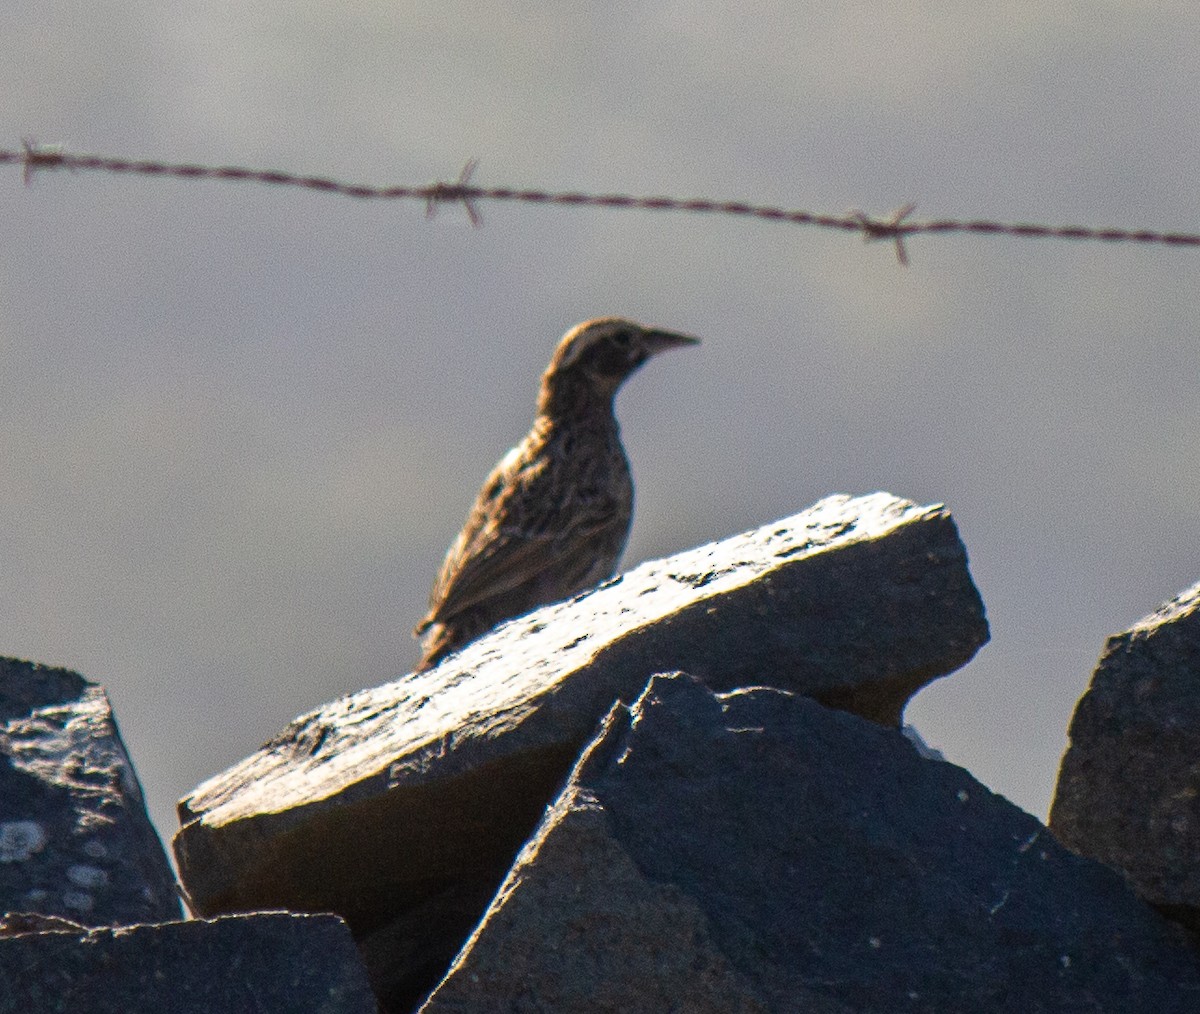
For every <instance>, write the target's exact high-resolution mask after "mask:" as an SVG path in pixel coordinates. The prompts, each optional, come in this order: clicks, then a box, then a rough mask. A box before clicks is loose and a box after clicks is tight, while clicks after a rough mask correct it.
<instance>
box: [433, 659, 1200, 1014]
mask: <svg viewBox="0 0 1200 1014" xmlns="http://www.w3.org/2000/svg"><path fill="white" fill-rule="evenodd" d="M1183 938H1184V934H1183V932H1182V931H1181V930H1179V929H1178V928H1177V927H1174V926H1173V925H1172V924H1170V923H1168V922H1166V921H1165V920H1163V919H1162V918H1161V917H1160V916H1159V915H1158V914H1157V913H1155V912H1154V911H1153V910H1151V909H1149V908H1147V907H1146V906H1144V905H1142V904H1141V903H1140V902H1139V901H1138V900H1137V898H1136V897H1134V895H1133V894H1132V893H1131V892H1130V891H1129V889H1128V888H1127V886H1126V885H1125V883H1124V882H1123V881H1122V879H1121V878H1120V877H1119V876H1117V875H1116V874H1114V873H1113V872H1112V871H1110V870H1108V869H1107V868H1105V867H1103V866H1101V865H1099V864H1098V863H1094V862H1092V861H1090V860H1087V859H1083V858H1080V857H1078V856H1076V855H1073V854H1072V853H1071V852H1069V851H1068V850H1066V849H1065V848H1063V847H1062V846H1060V845H1059V844H1058V843H1057V842H1056V841H1054V839H1053V838H1052V836H1051V835H1050V834H1049V833H1048V832H1047V831H1046V829H1045V828H1043V827H1042V825H1041V824H1039V823H1038V821H1036V820H1035V819H1034V818H1033V817H1031V816H1030V815H1029V814H1027V813H1024V812H1023V811H1021V810H1019V809H1018V808H1017V807H1015V806H1013V805H1012V804H1011V803H1009V802H1007V801H1006V800H1004V799H1003V798H1001V797H1000V796H997V795H994V794H993V793H991V792H989V791H988V790H987V789H986V788H985V787H984V786H982V785H981V784H979V783H978V782H977V781H975V779H974V778H972V777H971V776H970V775H969V774H968V773H967V772H966V771H964V770H962V769H961V768H958V767H955V766H954V765H951V764H947V763H944V762H938V761H933V760H927V759H924V758H922V757H920V756H919V755H918V754H917V752H916V751H915V750H914V748H913V746H912V745H911V744H910V743H909V742H907V741H906V740H905V739H904V738H903V737H902V736H901V734H900V733H899V732H897V731H893V730H890V729H885V728H880V727H879V726H877V725H872V724H870V723H867V722H864V721H862V720H861V719H859V718H856V717H854V716H852V715H848V714H844V713H841V712H837V711H832V710H829V709H826V708H823V707H822V706H821V705H819V704H817V703H815V702H814V701H812V700H807V699H805V698H803V697H798V696H795V695H792V694H789V693H786V692H784V691H779V690H773V689H766V688H755V689H749V690H741V691H736V692H733V693H729V694H723V695H716V694H713V693H711V692H710V691H708V690H707V689H706V688H705V687H703V686H702V685H701V684H700V683H698V682H696V681H695V680H693V679H691V678H689V677H685V676H679V675H676V676H671V677H663V676H657V677H655V678H654V679H653V680H652V681H651V683H650V685H649V687H648V688H647V690H646V692H645V694H644V695H643V696H642V698H641V699H640V700H638V701H637V702H636V704H635V705H634V706H633V708H632V709H627V708H625V707H624V706H617V707H615V708H614V709H613V711H612V713H611V714H610V715H609V717H608V719H607V720H606V722H605V724H604V726H603V728H602V730H601V732H600V733H599V735H598V736H597V738H596V740H595V741H594V742H593V744H592V745H591V746H590V747H589V748H588V750H587V752H586V754H585V755H584V757H583V758H582V760H581V761H580V763H579V765H578V766H577V767H576V769H575V771H574V773H573V775H572V777H571V779H570V780H569V782H568V784H567V786H566V788H565V790H564V791H563V793H562V795H561V796H560V797H559V799H558V801H557V802H556V803H555V804H554V806H553V807H552V809H551V810H550V811H549V813H548V815H547V817H546V819H545V820H544V822H543V823H542V825H541V826H540V828H539V829H538V831H537V833H536V835H535V837H534V838H533V839H532V841H531V842H530V843H529V844H528V845H527V846H526V848H525V849H524V850H523V851H522V853H521V855H520V857H519V859H518V860H517V863H516V865H515V866H514V868H513V870H512V871H511V873H510V874H509V876H508V878H507V879H506V881H505V883H504V885H503V887H502V888H501V891H500V893H499V894H498V895H497V898H496V900H495V902H494V903H493V905H492V906H491V908H490V909H489V911H488V913H487V915H486V916H485V918H484V920H483V922H482V924H481V925H480V927H479V928H478V930H477V931H476V932H475V934H474V935H473V937H472V938H471V939H470V941H469V942H468V944H467V946H466V947H465V948H464V950H463V952H462V953H461V954H460V955H459V957H458V959H457V960H456V961H455V963H454V965H453V967H452V969H451V971H450V973H449V975H448V976H447V978H446V979H445V981H444V982H443V983H442V984H441V985H440V986H439V987H438V989H437V990H436V991H435V992H434V993H433V995H432V996H431V997H430V999H429V1000H428V1002H427V1003H426V1004H425V1005H424V1006H423V1007H422V1009H421V1014H451V1012H454V1014H459V1012H461V1014H466V1012H468V1011H471V1012H473V1011H479V1010H507V1011H524V1010H528V1011H534V1010H537V1011H553V1012H555V1014H570V1012H576V1011H578V1012H584V1011H588V1012H593V1011H622V1012H639V1011H646V1012H651V1011H653V1012H657V1011H662V1010H668V1009H674V1010H686V1011H689V1012H709V1011H712V1012H717V1011H739V1012H742V1011H744V1012H751V1011H753V1012H768V1011H769V1012H774V1011H780V1012H782V1011H789V1012H790V1011H800V1010H803V1011H819V1012H828V1014H835V1012H836V1014H848V1012H868V1011H869V1012H878V1014H884V1012H893V1011H913V1012H921V1014H943V1012H944V1014H963V1012H976V1011H978V1012H983V1011H987V1012H989V1014H994V1012H1013V1014H1017V1012H1020V1014H1036V1012H1068V1011H1072V1012H1073V1011H1079V1012H1083V1011H1088V1012H1093V1014H1103V1012H1107V1011H1112V1012H1118V1011H1119V1012H1121V1014H1137V1012H1143V1011H1144V1012H1152V1014H1184V1012H1191V1011H1196V1010H1200V972H1198V970H1197V966H1196V962H1195V956H1194V954H1193V952H1192V951H1191V950H1190V949H1189V947H1188V946H1187V945H1186V943H1185V942H1184V939H1183Z"/></svg>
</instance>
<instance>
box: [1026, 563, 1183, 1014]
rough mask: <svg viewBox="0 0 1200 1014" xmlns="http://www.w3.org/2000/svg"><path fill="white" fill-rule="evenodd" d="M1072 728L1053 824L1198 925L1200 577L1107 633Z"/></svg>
mask: <svg viewBox="0 0 1200 1014" xmlns="http://www.w3.org/2000/svg"><path fill="white" fill-rule="evenodd" d="M1070 735H1071V745H1070V747H1069V748H1068V750H1067V752H1066V755H1065V756H1064V757H1063V762H1062V766H1061V768H1060V769H1059V774H1058V786H1057V788H1056V789H1055V795H1054V805H1053V807H1052V808H1051V811H1050V829H1051V830H1052V831H1053V832H1054V834H1055V835H1056V836H1057V837H1058V839H1059V841H1061V842H1063V843H1064V844H1065V845H1067V846H1068V847H1069V848H1071V849H1074V850H1075V851H1076V852H1078V853H1079V854H1080V855H1085V856H1090V857H1091V858H1093V859H1098V860H1099V861H1100V862H1102V863H1106V864H1107V865H1109V866H1111V867H1113V868H1114V869H1117V870H1120V871H1121V872H1122V873H1124V874H1125V876H1126V877H1128V878H1129V880H1130V882H1131V883H1132V884H1133V886H1134V888H1135V889H1136V890H1137V892H1138V894H1140V895H1141V896H1142V897H1143V898H1145V899H1146V900H1147V901H1149V902H1152V903H1153V904H1155V905H1157V906H1158V907H1159V908H1161V909H1162V910H1163V911H1164V912H1167V913H1169V914H1170V915H1171V916H1172V917H1174V918H1177V919H1179V920H1180V921H1181V922H1183V923H1185V924H1186V925H1189V926H1191V927H1192V928H1193V929H1198V930H1200V584H1197V585H1194V586H1193V587H1191V588H1189V589H1188V590H1187V591H1185V592H1183V593H1182V594H1180V595H1179V596H1177V597H1176V598H1174V599H1172V600H1171V601H1170V602H1168V603H1166V604H1165V605H1164V606H1162V607H1161V608H1160V609H1159V610H1158V611H1157V612H1155V613H1152V614H1151V615H1150V616H1147V617H1146V618H1145V619H1143V620H1141V621H1140V622H1139V623H1137V624H1135V625H1134V626H1133V627H1131V628H1130V629H1129V630H1127V631H1126V632H1125V633H1123V634H1117V635H1115V636H1113V637H1110V638H1109V639H1108V643H1107V644H1106V645H1105V648H1104V652H1103V654H1102V655H1101V656H1100V661H1099V664H1098V665H1097V666H1096V671H1095V672H1094V673H1093V675H1092V682H1091V686H1090V687H1089V688H1088V690H1087V692H1086V693H1085V694H1084V695H1083V697H1082V698H1081V699H1080V701H1079V704H1078V705H1077V706H1076V708H1075V715H1074V717H1073V718H1072V720H1071V729H1070ZM1197 1009H1200V1007H1198V1008H1197Z"/></svg>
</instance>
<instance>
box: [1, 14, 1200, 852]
mask: <svg viewBox="0 0 1200 1014" xmlns="http://www.w3.org/2000/svg"><path fill="white" fill-rule="evenodd" d="M619 6H620V8H621V10H622V13H621V14H616V13H609V12H608V11H609V5H576V4H566V3H555V2H544V0H543V2H540V3H513V4H507V5H498V6H494V7H486V8H480V7H479V5H478V4H466V3H460V2H457V0H437V2H436V3H434V2H409V3H403V4H398V3H395V2H391V0H389V2H369V0H362V2H357V3H350V4H342V5H328V4H319V5H318V4H310V3H305V2H297V0H289V2H287V3H283V2H276V3H257V4H249V5H247V4H233V3H219V2H215V0H209V2H204V0H195V2H192V3H189V4H187V5H181V4H180V5H174V4H172V5H164V4H159V3H149V2H136V0H134V2H131V0H123V2H121V3H115V2H108V0H101V2H97V0H88V2H86V3H84V2H71V0H65V2H61V0H60V2H56V3H49V2H40V0H21V2H19V3H9V4H5V5H4V6H3V7H2V8H0V93H2V94H3V95H4V98H5V101H4V103H3V104H2V105H0V147H5V148H15V147H17V146H18V145H19V143H20V142H21V140H22V139H23V138H32V139H35V140H37V141H39V142H42V143H46V144H50V143H58V144H63V145H65V146H66V147H67V148H68V149H69V150H71V151H74V152H96V153H104V154H112V155H123V156H130V157H148V158H160V159H165V160H172V161H198V162H208V163H232V164H243V165H250V166H255V167H260V168H274V169H288V170H293V171H297V172H313V173H321V174H328V175H334V176H338V177H343V178H347V179H351V180H356V181H363V182H371V183H379V184H393V183H395V184H399V183H413V184H420V183H425V182H430V181H433V180H435V179H439V178H441V179H453V178H454V177H455V176H456V175H457V174H458V171H459V169H460V168H461V166H462V165H463V163H464V162H466V160H468V159H470V158H478V159H479V169H478V170H477V175H476V181H477V182H479V183H480V184H481V185H489V186H501V185H505V186H515V187H545V188H548V189H581V190H592V191H602V192H607V191H624V192H631V193H636V194H660V193H665V194H674V195H678V196H684V197H688V196H712V197H719V198H736V199H745V200H751V201H756V202H766V203H778V204H782V205H786V206H788V207H796V208H807V209H811V210H815V211H824V212H831V213H841V212H844V211H846V210H847V209H851V208H861V209H865V210H868V211H870V212H872V213H876V214H881V215H883V214H886V213H888V212H889V211H891V210H892V209H894V208H896V207H898V206H900V205H903V204H905V203H906V202H909V201H916V202H917V204H918V208H917V212H916V216H915V217H917V218H922V217H967V218H975V217H988V218H997V219H1002V220H1015V221H1044V222H1048V223H1052V224H1063V223H1082V224H1089V225H1120V226H1127V227H1131V228H1135V227H1143V228H1153V229H1164V230H1172V229H1174V230H1184V231H1195V230H1197V229H1200V215H1198V213H1197V208H1198V207H1200V199H1198V197H1200V195H1198V194H1197V184H1196V173H1195V167H1196V165H1197V164H1200V151H1198V144H1197V126H1196V125H1197V122H1200V117H1198V115H1197V113H1198V110H1197V107H1196V96H1197V95H1200V61H1198V60H1197V56H1196V40H1197V39H1200V9H1197V8H1196V7H1195V6H1194V5H1192V4H1170V3H1138V2H1132V0H1131V2H1126V3H1116V2H1113V3H1102V2H1088V3H1074V2H1058V3H1054V4H1045V3H1040V2H1038V3H1034V2H1025V3H994V4H990V5H979V4H946V3H933V2H928V3H918V2H904V0H900V2H893V3H888V4H838V5H829V4H797V3H794V2H767V0H763V2H750V3H742V4H738V5H707V4H696V3H626V4H622V5H619ZM0 194H2V195H3V196H2V198H0V200H2V202H3V204H2V207H3V221H4V226H3V242H0V378H2V379H3V392H4V393H3V397H0V463H2V468H3V481H0V511H2V512H3V516H4V521H5V523H4V525H3V527H2V528H0V633H2V636H0V654H8V655H15V656H20V657H26V658H31V659H34V660H38V661H42V662H46V663H53V664H57V665H65V666H68V667H70V668H73V669H77V670H79V671H81V672H82V673H84V674H85V675H86V676H88V677H89V678H91V679H93V680H97V681H99V682H101V683H103V684H104V685H105V686H106V687H107V688H108V690H109V693H110V695H111V697H112V699H113V702H114V705H115V707H116V711H117V716H118V720H119V722H120V724H121V727H122V730H123V732H124V735H125V738H126V741H127V743H128V746H129V748H130V750H131V752H132V754H133V757H134V760H135V763H136V764H137V767H138V771H139V773H140V776H141V779H142V783H143V785H144V788H145V790H146V793H147V796H148V799H149V803H150V806H151V811H152V815H153V816H154V818H155V820H156V822H157V824H158V826H159V828H160V830H161V831H162V832H163V834H164V836H169V835H170V834H171V833H173V831H174V830H175V826H176V825H175V819H174V813H173V807H174V802H175V800H176V799H177V798H178V797H180V796H181V795H183V794H185V793H186V792H187V791H188V790H189V789H191V788H192V787H193V786H194V785H196V784H197V783H198V782H199V781H201V780H203V779H204V778H207V777H208V776H210V775H212V774H214V773H216V772H218V771H220V770H222V769H223V768H225V767H226V766H228V765H229V764H231V763H233V762H235V761H237V760H238V759H240V758H241V757H242V756H244V755H245V754H246V753H247V752H249V751H251V750H253V749H255V748H256V747H257V746H258V745H259V744H260V743H262V742H263V741H264V740H266V739H268V738H269V737H271V736H272V735H274V734H275V733H276V732H277V731H278V730H279V729H280V727H281V726H282V725H284V724H285V723H286V722H287V721H289V720H290V719H291V718H293V717H294V716H295V715H297V714H299V713H301V712H304V711H306V710H309V709H311V708H313V707H315V706H317V705H320V704H322V703H324V702H326V701H328V700H331V699H333V698H335V697H337V696H339V695H341V694H343V693H345V692H348V691H353V690H357V689H359V688H361V687H364V686H369V685H374V684H377V683H381V682H384V681H385V680H387V679H390V678H392V677H394V676H397V675H400V674H402V673H404V672H406V671H408V669H409V667H410V666H411V665H412V664H413V663H414V661H415V658H416V645H415V642H413V641H412V639H411V637H410V634H409V631H410V630H411V628H412V626H413V624H414V622H415V621H416V620H417V619H419V618H420V616H421V614H422V612H423V609H424V606H425V600H426V597H427V594H428V590H429V586H430V583H431V581H432V578H433V575H434V573H435V571H436V569H437V566H438V564H439V562H440V560H441V557H442V554H443V553H444V551H445V549H446V546H447V545H448V544H449V542H450V540H451V539H452V538H453V536H454V535H455V533H456V532H457V530H458V528H459V526H460V525H461V523H462V520H463V517H464V515H465V513H466V510H467V508H468V507H469V505H470V503H471V501H472V499H473V497H474V495H475V492H476V490H477V489H478V486H479V483H480V482H481V480H482V479H483V477H484V475H485V474H486V472H487V470H488V469H489V468H490V467H491V465H492V464H493V463H494V462H495V460H496V459H497V458H498V457H499V456H500V455H501V454H502V453H503V451H504V450H505V449H506V448H507V447H508V446H509V445H510V444H511V443H512V442H513V441H515V440H516V439H518V438H519V437H520V436H521V435H522V434H523V433H524V431H525V429H526V428H527V426H528V423H529V420H530V416H531V414H532V410H533V400H534V395H535V392H536V386H537V380H538V376H539V375H540V372H541V370H542V369H543V368H544V366H545V364H546V361H547V360H548V358H549V355H550V352H551V350H552V349H553V347H554V345H555V343H556V341H557V340H558V338H559V336H560V335H561V334H562V332H563V331H565V330H566V329H567V328H568V327H569V326H570V325H572V324H574V323H576V322H577V321H580V320H583V319H586V318H588V317H592V316H597V315H600V314H608V313H620V314H625V315H629V316H632V317H636V318H638V319H642V320H645V321H649V322H654V323H657V324H661V325H663V326H666V327H670V328H674V329H678V330H685V331H689V332H692V333H694V334H697V335H700V336H701V337H702V338H703V339H704V343H703V345H701V346H700V347H699V348H697V349H689V350H686V351H681V352H676V353H672V354H671V355H670V356H665V357H663V358H662V359H660V360H656V361H655V362H653V363H652V364H650V365H649V366H648V367H647V368H646V369H645V370H644V371H643V372H642V373H640V374H639V375H638V376H637V377H636V378H634V380H633V381H632V382H631V383H630V384H629V385H628V387H627V388H626V390H625V391H624V393H623V394H622V396H621V398H620V400H619V402H618V408H619V415H620V418H621V421H622V426H623V431H624V434H625V440H626V446H627V448H628V450H629V453H630V457H631V459H632V462H633V468H634V474H635V479H636V484H637V494H638V504H637V512H636V517H635V522H634V530H633V536H632V539H631V541H630V545H629V549H628V552H627V555H626V561H625V562H626V564H627V565H631V564H634V563H637V562H639V561H641V560H643V559H646V558H648V557H652V556H657V555H661V554H665V553H670V552H673V551H676V550H680V549H684V548H687V547H690V546H692V545H695V544H697V543H700V542H705V541H708V540H711V539H716V538H720V537H723V536H726V535H729V534H732V533H734V532H737V531H739V530H742V529H745V528H750V527H755V526H757V525H759V524H762V523H765V522H768V521H771V520H773V519H775V518H778V517H782V516H785V515H788V514H792V513H794V512H796V511H798V510H801V509H803V508H804V507H806V506H808V505H809V504H811V503H813V502H814V501H816V500H818V499H820V498H822V497H824V496H825V495H827V494H829V493H834V492H846V493H863V492H871V491H874V490H880V489H883V490H888V491H889V492H892V493H895V494H898V495H901V496H905V497H909V498H912V499H914V500H917V501H920V502H925V503H935V502H945V503H946V504H948V505H949V507H950V508H951V510H952V511H953V513H954V515H955V517H956V519H957V521H958V524H959V528H960V532H961V534H962V537H963V539H964V541H965V543H966V545H967V548H968V551H969V553H970V557H971V565H972V572H973V574H974V577H975V580H976V582H977V584H978V585H979V588H980V590H981V592H982V594H983V597H984V600H985V602H986V604H987V607H988V614H989V619H990V622H991V626H992V642H991V644H990V645H989V646H987V647H986V648H984V649H983V651H982V652H981V653H980V654H979V655H978V656H977V658H976V659H975V660H974V661H973V662H971V663H970V665H968V666H967V667H966V668H965V669H963V670H961V671H960V672H958V673H957V674H955V675H953V676H951V677H949V678H948V679H945V680H942V681H940V682H939V683H937V684H935V685H934V686H932V687H930V688H928V689H927V690H925V691H924V692H922V693H921V694H920V695H919V697H918V698H917V699H916V700H915V701H914V702H913V704H912V705H911V706H910V707H909V711H908V718H909V720H910V721H912V722H914V723H915V724H916V725H917V726H918V728H919V729H920V730H921V731H922V733H923V734H924V736H925V737H926V738H927V739H928V740H929V741H930V742H931V743H932V744H933V745H936V746H938V747H940V748H941V749H942V750H943V751H944V752H945V753H946V754H947V756H948V757H949V758H950V759H951V760H953V761H955V762H957V763H960V764H962V765H964V766H965V767H967V768H969V769H970V770H971V771H972V773H973V774H975V775H976V776H977V777H979V778H980V779H982V780H983V781H984V782H985V783H987V784H988V785H989V786H991V787H992V788H994V789H996V790H997V791H999V792H1002V793H1004V794H1005V795H1007V796H1008V797H1009V798H1011V799H1012V800H1013V801H1015V802H1016V803H1018V804H1019V805H1021V806H1023V807H1025V808H1026V809H1028V810H1030V811H1031V812H1033V813H1034V814H1036V815H1038V816H1041V817H1044V816H1045V813H1046V810H1047V807H1048V804H1049V800H1050V794H1051V791H1052V787H1053V782H1054V777H1055V774H1056V771H1057V766H1058V760H1059V757H1060V754H1061V752H1062V750H1063V748H1064V747H1065V745H1066V726H1067V722H1068V720H1069V718H1070V715H1071V711H1072V708H1073V707H1074V704H1075V701H1076V700H1077V698H1078V697H1079V695H1080V694H1081V693H1082V692H1083V690H1084V689H1085V687H1086V685H1087V680H1088V677H1089V675H1090V672H1091V669H1092V667H1093V665H1094V664H1095V661H1096V658H1097V656H1098V654H1099V652H1100V650H1101V648H1102V646H1103V643H1104V638H1105V637H1106V635H1108V634H1110V633H1113V632H1116V631H1119V630H1122V629H1124V628H1126V627H1127V626H1129V625H1130V624H1131V623H1133V622H1134V621H1136V620H1137V619H1139V618H1140V617H1142V616H1143V615H1145V614H1146V613H1148V612H1150V611H1151V610H1152V609H1154V608H1155V607H1156V606H1157V605H1159V603H1160V602H1162V601H1163V600H1165V599H1167V598H1169V597H1171V596H1172V595H1174V594H1175V593H1176V592H1178V591H1180V590H1181V589H1183V588H1185V587H1186V586H1188V585H1190V584H1191V583H1193V582H1194V581H1196V580H1197V579H1200V558H1198V556H1197V550H1196V546H1197V520H1198V518H1200V500H1198V493H1200V467H1198V458H1200V444H1198V443H1197V440H1196V437H1195V429H1196V420H1197V413H1196V404H1197V398H1198V396H1200V370H1198V369H1197V366H1198V359H1200V350H1198V345H1197V340H1196V333H1195V322H1196V318H1197V309H1198V306H1200V286H1197V266H1198V265H1200V251H1197V250H1192V249H1168V248H1161V247H1137V246H1132V245H1121V246H1117V245H1102V244H1098V243H1074V244H1073V243H1068V242H1060V241H1050V240H1025V241H1022V240H1016V239H1007V238H985V237H975V238H972V237H930V238H920V237H918V238H914V239H912V240H910V241H909V243H908V252H909V256H910V259H911V265H910V266H909V267H908V268H903V267H900V266H899V265H898V264H897V261H896V257H895V255H894V251H893V250H892V248H891V247H890V245H889V244H887V243H875V244H870V245H867V244H864V243H863V242H862V241H861V239H860V238H858V237H856V236H853V235H847V234H840V233H826V232H821V231H819V230H815V229H807V228H799V227H791V226H785V225H779V224H771V223H760V222H753V221H748V220H744V219H723V218H718V217H711V216H687V215H673V214H665V213H652V212H631V211H611V210H609V211H605V210H588V209H574V210H572V209H552V208H536V207H528V206H525V207H522V206H516V205H499V204H484V205H481V206H480V210H481V212H482V214H483V217H484V224H483V227H482V228H480V229H472V228H471V227H470V225H469V223H468V222H467V221H466V216H465V214H464V213H463V211H462V209H461V208H453V207H446V208H442V209H441V210H439V212H438V214H437V215H436V216H435V217H434V218H433V219H432V220H427V219H426V218H425V216H424V208H423V206H422V205H420V204H419V203H390V204H389V203H359V202H355V201H352V200H349V199H345V198H338V197H332V196H324V195H320V194H312V193H306V192H301V191H295V190H280V189H270V188H266V187H261V186H250V185H242V184H230V183H215V182H214V183H186V182H179V181H172V180H156V179H144V178H132V177H110V176H102V175H98V174H91V173H76V174H68V173H42V174H39V175H38V176H37V177H36V178H35V179H34V181H33V183H32V185H31V186H28V187H26V186H25V185H24V184H23V182H22V178H21V172H20V169H19V168H15V167H9V168H7V169H5V170H3V171H0Z"/></svg>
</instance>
